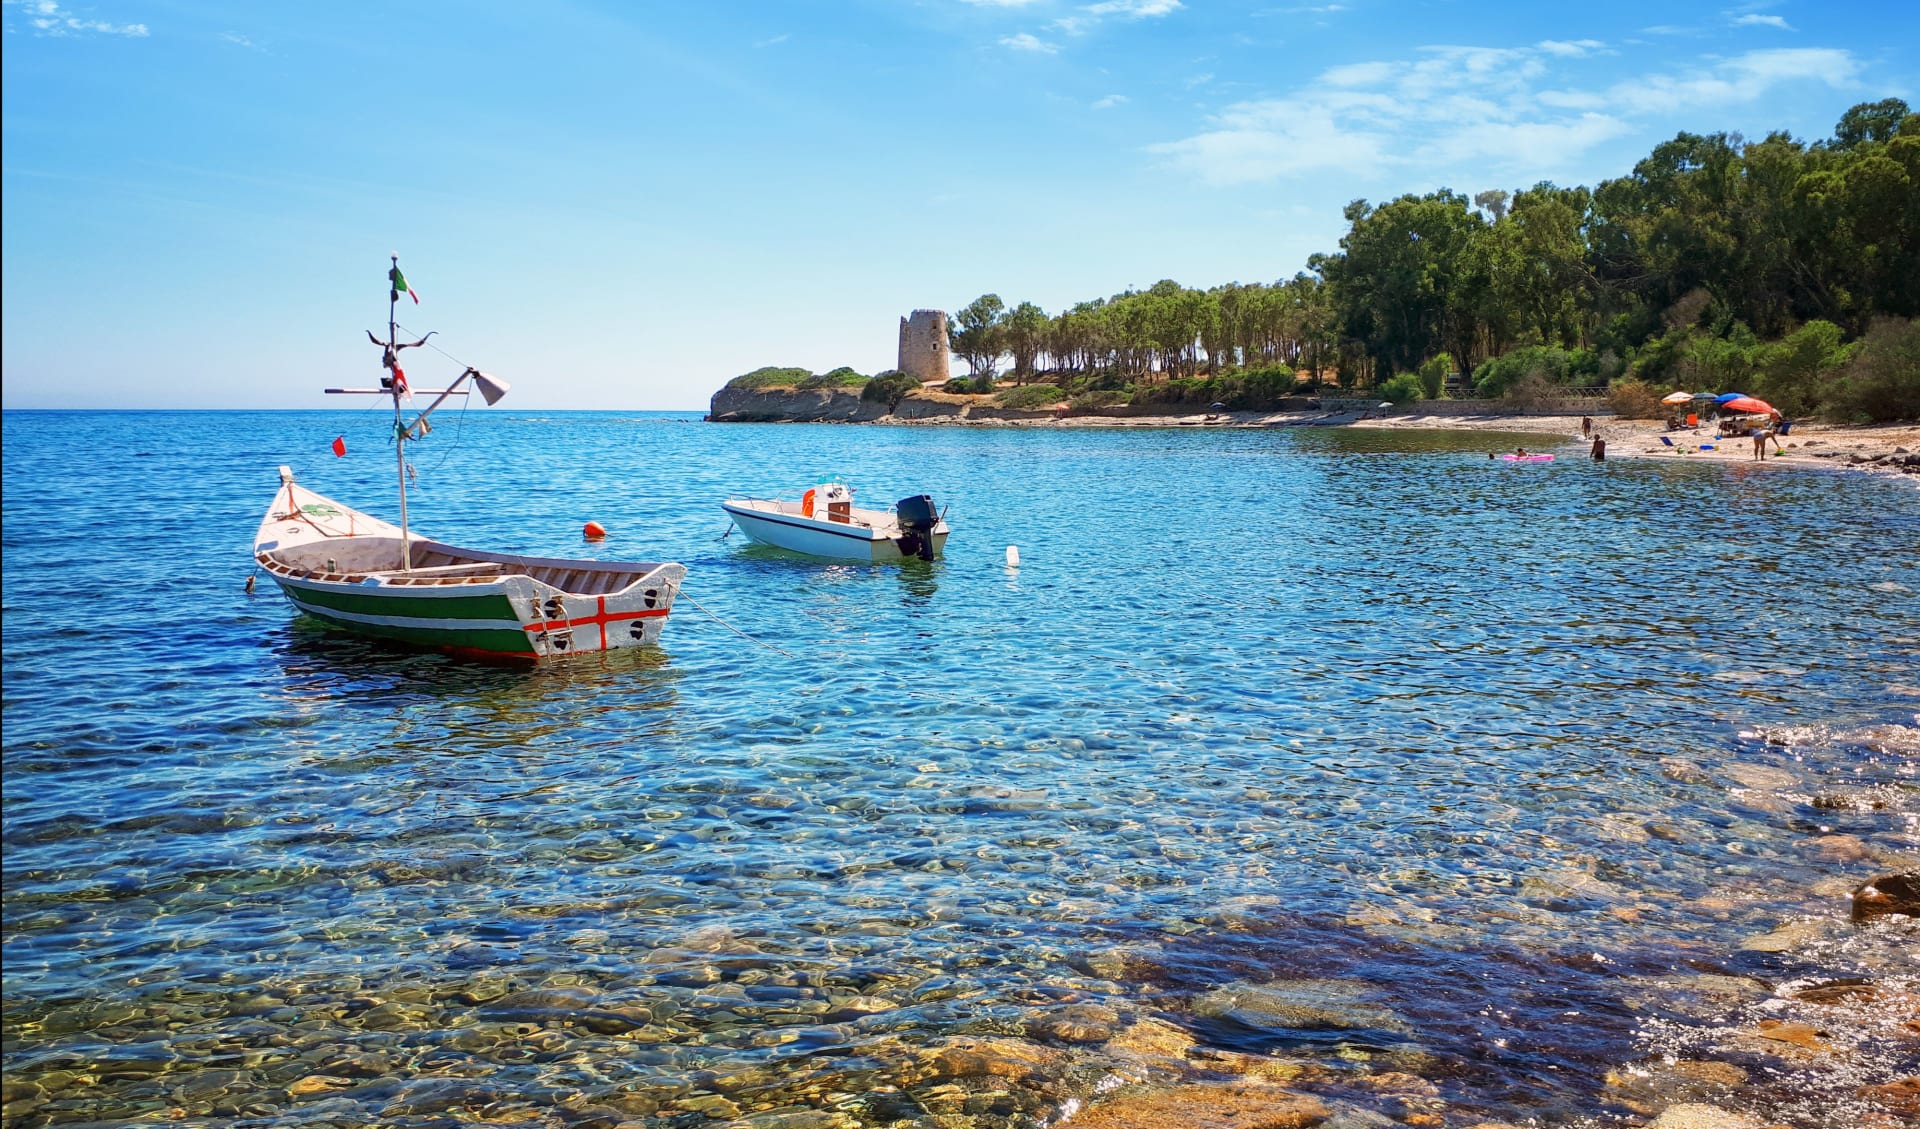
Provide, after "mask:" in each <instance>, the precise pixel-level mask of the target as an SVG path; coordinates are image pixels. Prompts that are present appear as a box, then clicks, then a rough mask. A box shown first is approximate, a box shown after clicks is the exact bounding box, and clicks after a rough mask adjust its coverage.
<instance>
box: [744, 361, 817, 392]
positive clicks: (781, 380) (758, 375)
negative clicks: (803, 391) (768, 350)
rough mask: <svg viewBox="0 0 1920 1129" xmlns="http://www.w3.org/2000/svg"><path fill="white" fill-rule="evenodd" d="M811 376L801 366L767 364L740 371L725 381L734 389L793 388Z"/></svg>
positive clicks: (811, 374) (811, 375)
mask: <svg viewBox="0 0 1920 1129" xmlns="http://www.w3.org/2000/svg"><path fill="white" fill-rule="evenodd" d="M812 377H813V373H811V372H809V371H808V370H806V369H803V368H778V367H776V366H774V365H767V366H766V367H764V368H757V369H754V370H753V371H752V372H749V373H742V374H741V375H739V376H736V377H734V378H733V379H732V380H729V381H727V387H728V388H730V389H733V390H734V391H743V390H744V391H752V390H754V389H758V388H795V387H798V386H799V384H800V382H801V381H803V380H808V379H811V378H812Z"/></svg>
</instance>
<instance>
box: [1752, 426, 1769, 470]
mask: <svg viewBox="0 0 1920 1129" xmlns="http://www.w3.org/2000/svg"><path fill="white" fill-rule="evenodd" d="M1768 434H1769V432H1768V430H1767V429H1766V428H1764V427H1756V428H1753V429H1752V435H1753V457H1754V458H1756V459H1759V460H1760V461H1761V462H1766V461H1767V436H1768Z"/></svg>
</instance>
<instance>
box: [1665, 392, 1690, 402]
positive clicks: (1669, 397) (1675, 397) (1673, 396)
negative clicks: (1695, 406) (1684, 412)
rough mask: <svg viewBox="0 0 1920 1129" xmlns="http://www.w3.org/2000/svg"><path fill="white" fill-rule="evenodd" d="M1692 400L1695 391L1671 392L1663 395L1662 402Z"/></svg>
mask: <svg viewBox="0 0 1920 1129" xmlns="http://www.w3.org/2000/svg"><path fill="white" fill-rule="evenodd" d="M1692 400H1693V393H1691V392H1669V393H1667V394H1666V395H1665V396H1663V397H1661V399H1660V402H1661V403H1663V404H1686V403H1691V402H1692Z"/></svg>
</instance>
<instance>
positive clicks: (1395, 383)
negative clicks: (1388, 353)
mask: <svg viewBox="0 0 1920 1129" xmlns="http://www.w3.org/2000/svg"><path fill="white" fill-rule="evenodd" d="M1376 391H1378V392H1379V393H1380V398H1381V399H1382V400H1392V401H1393V402H1394V403H1396V404H1411V403H1413V402H1414V401H1415V400H1418V399H1419V398H1420V393H1421V391H1422V389H1421V387H1420V374H1419V373H1417V372H1403V373H1401V374H1399V375H1398V376H1393V377H1389V378H1388V379H1387V381H1386V383H1384V384H1382V385H1381V386H1380V387H1379V388H1378V389H1376Z"/></svg>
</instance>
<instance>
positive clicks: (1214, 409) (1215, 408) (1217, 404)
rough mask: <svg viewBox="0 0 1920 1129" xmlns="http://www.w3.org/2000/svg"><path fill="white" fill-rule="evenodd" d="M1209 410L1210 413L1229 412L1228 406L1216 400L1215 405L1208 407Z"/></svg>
mask: <svg viewBox="0 0 1920 1129" xmlns="http://www.w3.org/2000/svg"><path fill="white" fill-rule="evenodd" d="M1207 410H1208V411H1210V412H1224V411H1226V410H1227V406H1226V405H1225V404H1222V403H1220V402H1219V401H1218V400H1215V401H1214V402H1213V403H1211V404H1208V405H1207Z"/></svg>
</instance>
